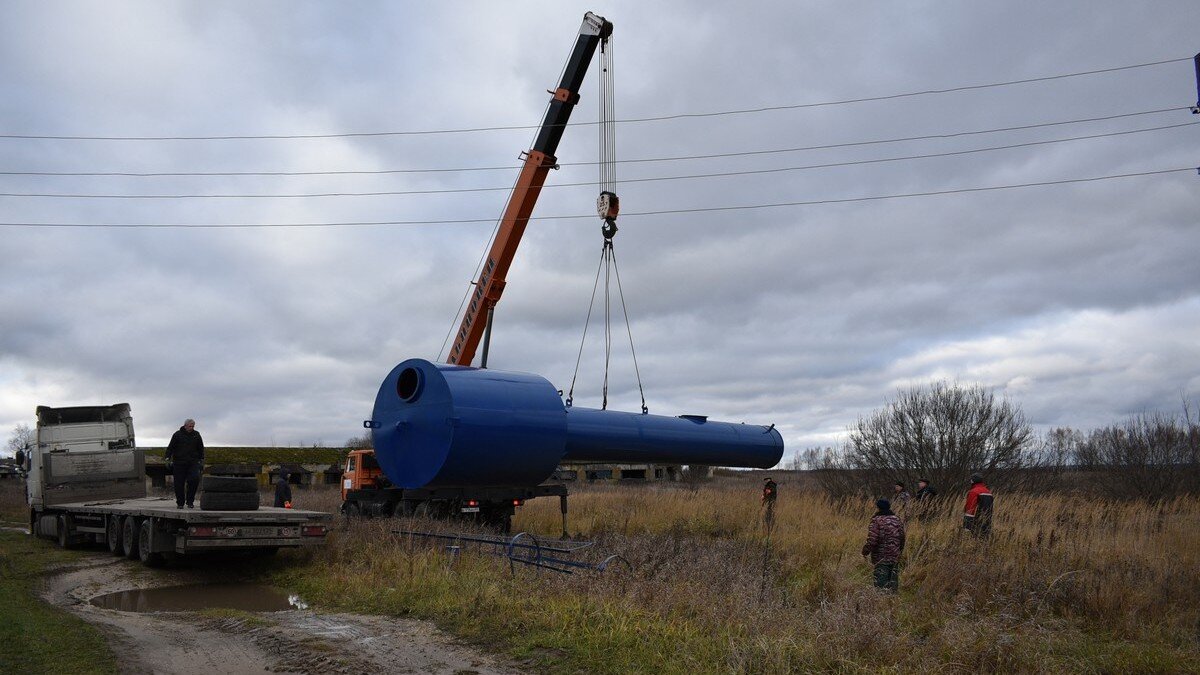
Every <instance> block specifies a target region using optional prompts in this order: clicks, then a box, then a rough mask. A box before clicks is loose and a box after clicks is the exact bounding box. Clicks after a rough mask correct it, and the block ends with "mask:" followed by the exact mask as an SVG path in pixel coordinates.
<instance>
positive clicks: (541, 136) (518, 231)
mask: <svg viewBox="0 0 1200 675" xmlns="http://www.w3.org/2000/svg"><path fill="white" fill-rule="evenodd" d="M612 29H613V25H612V23H610V22H609V21H608V20H606V19H605V18H604V17H602V16H596V15H595V14H592V13H591V12H588V13H587V14H585V15H584V16H583V25H582V26H581V27H580V28H579V37H578V39H576V41H575V48H574V49H573V50H572V51H571V57H570V59H568V60H567V66H566V68H565V69H564V70H563V75H562V82H560V83H559V85H558V89H557V90H555V91H553V92H550V93H551V94H552V96H553V98H552V99H551V100H550V106H549V108H548V109H547V110H546V118H545V119H544V120H543V121H542V126H541V130H540V131H539V132H538V135H537V141H536V142H535V143H534V144H533V147H532V148H531V149H530V150H529V151H528V152H527V153H525V164H524V166H523V167H522V168H521V174H520V176H519V177H518V179H517V183H516V185H514V186H513V191H512V194H511V195H509V197H508V205H507V206H505V208H504V215H503V217H502V218H501V220H500V227H499V229H498V230H497V232H496V239H495V241H494V242H493V243H492V248H491V250H490V251H488V255H487V259H486V261H485V262H484V265H483V269H482V270H481V271H480V274H479V279H478V280H476V281H475V290H474V291H473V292H472V293H471V300H470V302H468V303H467V307H466V310H465V311H464V313H463V318H462V323H461V324H460V325H459V328H458V333H457V334H456V335H455V336H454V345H453V347H451V349H450V354H449V356H448V357H447V359H446V362H447V363H450V364H454V365H462V366H469V365H471V360H472V359H474V358H475V350H476V349H477V348H478V347H479V341H480V339H481V338H482V337H483V332H484V328H485V323H486V317H487V315H488V311H489V310H490V309H491V308H492V307H495V305H496V302H497V301H499V300H500V294H501V293H503V292H504V283H505V276H506V275H507V274H508V268H509V267H510V266H511V265H512V261H513V256H515V255H516V252H517V246H518V245H519V244H520V243H521V235H523V234H524V233H525V226H526V224H527V223H528V222H529V217H530V216H531V215H532V214H533V207H534V205H535V204H536V203H537V199H538V196H539V195H540V194H541V191H542V186H544V185H545V184H546V176H547V174H549V172H550V169H553V168H555V167H556V166H557V163H558V159H557V158H556V157H555V156H554V153H555V152H556V151H557V150H558V142H559V141H560V140H561V139H562V134H563V131H564V130H565V129H566V126H567V120H569V119H570V117H571V111H572V110H574V108H575V104H576V103H578V102H579V87H580V85H581V84H583V77H584V75H586V74H587V70H588V66H589V65H590V64H591V62H592V57H593V55H594V54H595V53H596V46H597V45H598V44H600V43H601V42H603V41H607V40H608V37H609V36H610V35H612Z"/></svg>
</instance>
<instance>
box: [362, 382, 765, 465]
mask: <svg viewBox="0 0 1200 675" xmlns="http://www.w3.org/2000/svg"><path fill="white" fill-rule="evenodd" d="M370 424H371V426H372V428H373V441H374V444H375V455H376V458H377V459H378V460H379V464H380V466H381V467H383V470H384V472H385V473H386V474H387V476H388V478H389V479H390V480H391V481H392V482H393V483H394V484H396V485H398V486H400V487H405V488H418V487H449V486H478V487H485V486H499V485H537V484H538V483H541V482H542V481H544V480H546V479H547V478H549V477H550V475H551V474H552V473H553V472H554V469H555V467H557V466H558V464H559V462H561V461H563V460H564V459H569V460H574V461H595V462H616V463H620V462H627V463H633V462H660V463H673V464H710V465H716V466H743V467H758V468H767V467H770V466H774V465H775V464H776V463H777V462H778V461H779V460H780V458H781V457H782V456H783V439H782V438H781V437H780V435H779V432H778V431H776V430H775V429H774V428H773V427H763V426H759V425H750V424H730V423H727V422H710V421H708V420H707V419H706V418H703V417H699V416H684V417H663V416H659V415H644V414H638V413H628V412H618V411H611V410H591V409H587V408H566V407H565V406H564V405H563V402H562V399H561V397H560V396H559V393H558V390H557V389H556V388H555V387H554V385H552V384H550V382H549V381H547V380H546V379H545V378H542V377H540V376H538V375H532V374H528V373H512V372H503V371H497V370H486V369H480V368H468V367H463V366H452V365H447V364H435V363H432V362H430V361H426V360H424V359H409V360H407V361H404V362H403V363H401V364H399V365H397V366H396V367H395V368H393V369H392V372H390V373H388V376H387V377H386V378H384V380H383V384H382V385H380V387H379V393H378V394H377V396H376V397H375V410H374V413H373V416H372V419H371V420H370Z"/></svg>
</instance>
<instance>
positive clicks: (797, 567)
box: [0, 477, 1200, 673]
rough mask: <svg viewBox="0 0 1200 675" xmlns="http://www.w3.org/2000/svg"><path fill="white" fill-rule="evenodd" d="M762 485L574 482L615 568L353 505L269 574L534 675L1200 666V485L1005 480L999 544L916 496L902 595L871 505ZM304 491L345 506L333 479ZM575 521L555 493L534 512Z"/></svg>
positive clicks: (317, 599)
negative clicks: (1037, 493)
mask: <svg viewBox="0 0 1200 675" xmlns="http://www.w3.org/2000/svg"><path fill="white" fill-rule="evenodd" d="M759 486H760V483H759V481H758V480H757V479H756V478H753V477H719V478H717V479H716V480H713V481H710V482H707V483H703V484H700V485H682V484H663V485H594V486H593V485H579V486H573V487H572V496H571V514H570V521H569V522H570V530H571V532H572V534H573V535H575V536H578V537H581V538H586V539H588V540H592V541H595V542H596V543H595V545H594V546H593V547H592V548H591V549H589V550H588V551H587V552H585V553H584V554H581V558H582V559H584V560H590V561H592V562H598V561H599V560H601V559H603V558H604V557H606V556H608V555H611V554H619V555H621V556H622V557H623V558H625V559H626V560H628V562H629V563H630V566H629V567H628V568H626V567H625V566H623V565H614V566H613V567H611V568H610V569H609V570H608V571H606V572H604V573H598V572H594V571H580V572H578V573H576V574H573V575H560V574H557V573H554V572H549V571H545V570H538V569H536V568H531V567H522V566H516V568H515V569H510V565H509V563H508V561H507V560H506V559H504V558H503V557H499V556H495V555H489V554H486V553H484V552H482V551H479V550H475V549H473V548H472V547H471V546H470V545H466V546H464V547H463V549H462V553H461V554H460V555H457V556H455V555H451V554H450V553H449V552H448V551H447V549H446V548H445V546H444V545H429V544H424V543H421V542H419V541H413V540H410V539H407V538H405V537H402V536H398V535H395V534H393V530H396V529H401V528H412V529H421V530H442V531H449V530H455V531H465V530H468V529H469V528H468V527H466V526H464V525H461V524H447V523H436V522H429V521H407V520H399V519H375V520H360V521H353V522H347V521H346V520H344V519H342V518H341V517H337V518H336V519H335V521H334V529H333V531H332V533H331V534H330V541H329V545H328V546H327V547H326V548H324V549H322V550H318V551H312V552H307V553H300V552H293V553H284V554H282V555H280V556H279V557H278V558H277V559H276V561H275V562H273V563H270V564H269V565H268V566H267V567H266V568H264V569H263V570H262V575H263V576H264V578H266V579H269V580H272V581H274V582H275V583H278V584H281V585H283V586H287V587H289V588H291V589H293V590H297V591H299V592H301V594H302V595H303V596H304V597H305V599H306V600H308V601H309V602H310V603H311V604H312V605H313V606H314V607H315V608H318V609H326V610H334V609H337V610H349V611H356V612H365V613H374V614H384V615H394V616H410V617H416V618H425V619H430V620H433V621H436V622H437V623H438V624H439V625H440V626H441V627H443V628H445V629H447V630H449V631H451V632H453V633H455V634H457V635H459V636H460V637H462V638H464V639H466V640H469V641H471V642H475V643H477V644H480V645H483V646H484V647H486V648H488V649H491V650H494V651H496V652H500V653H503V654H506V655H508V656H510V657H512V658H514V659H517V660H519V661H520V662H521V663H522V664H523V665H522V667H523V668H525V669H528V670H530V671H533V672H556V673H576V672H587V673H628V672H645V673H650V672H654V673H685V672H686V673H696V672H699V673H787V672H811V671H838V672H1050V671H1060V672H1103V673H1118V672H1119V673H1126V672H1164V673H1166V672H1200V536H1197V532H1198V530H1200V500H1197V499H1191V498H1189V499H1180V500H1175V501H1170V502H1164V503H1157V504H1146V503H1141V502H1127V503H1118V502H1105V501H1098V500H1094V499H1087V498H1082V497H1078V496H1046V497H1028V496H1020V495H1006V494H1004V493H1003V492H1000V493H999V494H998V495H997V503H996V527H995V532H994V536H993V537H992V539H991V540H990V541H987V542H983V541H976V540H974V539H972V538H971V537H970V536H969V535H967V534H966V533H964V532H963V531H962V530H960V529H959V519H958V508H959V500H960V498H961V497H960V496H959V495H948V496H947V497H946V499H945V500H944V501H942V502H940V503H938V504H937V505H936V507H935V508H934V509H933V510H931V511H930V512H929V513H928V515H927V517H926V518H924V519H917V518H915V517H913V516H914V515H915V514H910V517H909V519H908V520H909V523H908V545H907V547H906V550H905V555H904V560H903V569H902V572H901V580H900V583H901V589H900V593H899V594H898V595H884V594H880V593H877V592H876V591H875V590H874V589H872V588H871V586H870V569H869V566H868V565H867V564H866V563H865V562H864V561H863V559H862V558H861V557H860V556H859V555H858V551H859V549H860V547H861V545H862V541H863V539H864V537H865V533H866V524H867V521H868V519H869V518H870V515H871V513H872V512H873V506H872V504H870V503H867V502H866V501H865V500H864V501H859V500H843V501H830V500H829V499H828V498H826V497H824V496H823V494H822V493H820V492H818V491H815V490H813V489H811V487H810V486H806V485H802V484H800V483H799V481H796V480H789V479H785V480H784V481H782V482H781V485H780V488H781V496H780V501H779V504H778V507H777V510H776V522H775V526H774V528H773V529H772V531H771V532H770V535H769V537H768V533H767V532H766V530H765V529H764V527H763V525H762V522H761V512H760V507H759V504H758V490H759ZM2 487H10V486H2ZM268 497H269V495H264V500H265V499H267V498H268ZM295 498H296V499H295V501H296V503H297V506H298V507H299V508H309V509H320V510H328V511H334V510H336V508H337V506H338V503H339V497H338V493H337V491H336V490H332V489H320V488H312V489H298V490H296V491H295ZM0 512H2V513H3V515H4V518H3V519H4V520H7V521H8V522H10V523H21V522H22V521H23V520H24V514H25V512H24V503H23V500H22V499H21V498H20V493H19V491H18V490H15V489H2V490H0ZM560 526H561V521H560V514H559V511H558V500H555V499H543V500H533V501H531V502H530V503H529V504H527V505H526V506H525V507H523V508H522V509H521V510H520V512H519V513H518V515H517V517H516V519H515V521H514V531H527V532H531V533H535V534H537V535H538V536H544V537H553V536H555V535H556V534H557V533H558V532H559V530H560ZM40 543H41V544H43V545H44V546H46V547H51V546H52V545H51V544H50V543H49V542H40Z"/></svg>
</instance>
